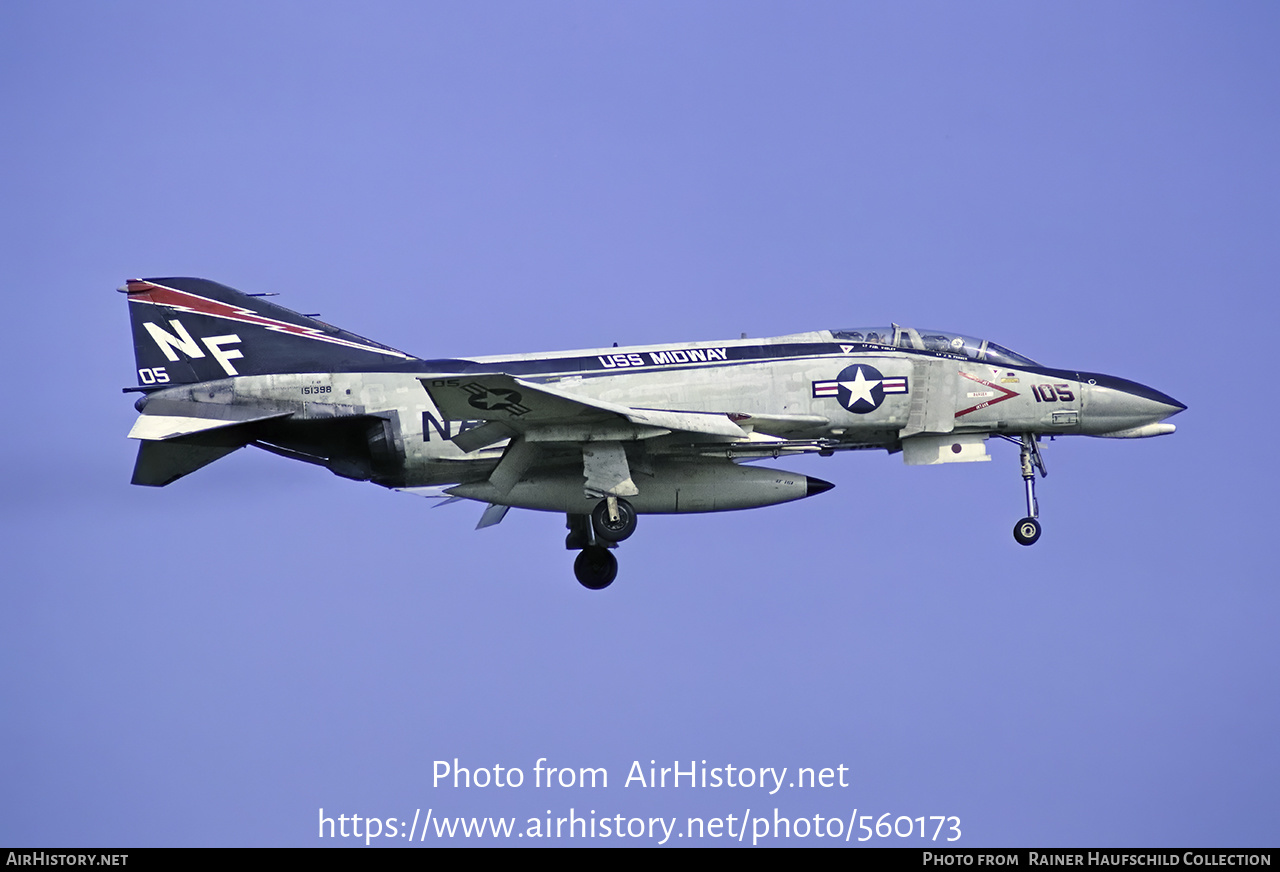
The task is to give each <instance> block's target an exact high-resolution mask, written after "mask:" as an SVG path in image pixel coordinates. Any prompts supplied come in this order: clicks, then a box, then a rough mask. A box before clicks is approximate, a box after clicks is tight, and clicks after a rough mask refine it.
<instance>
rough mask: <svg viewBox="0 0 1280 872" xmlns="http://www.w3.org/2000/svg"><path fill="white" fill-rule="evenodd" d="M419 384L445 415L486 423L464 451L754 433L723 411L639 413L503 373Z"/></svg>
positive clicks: (460, 441)
mask: <svg viewBox="0 0 1280 872" xmlns="http://www.w3.org/2000/svg"><path fill="white" fill-rule="evenodd" d="M420 381H421V382H422V386H423V387H424V388H425V389H426V391H427V393H428V394H430V396H431V399H432V401H433V402H434V403H435V404H436V408H438V409H439V410H440V414H442V415H444V417H446V418H448V419H450V420H453V421H484V422H485V423H484V424H482V425H480V426H479V427H475V428H472V429H471V430H467V431H465V432H463V433H462V434H459V435H458V436H457V437H455V438H454V440H453V441H454V442H455V443H456V444H457V445H459V446H460V447H461V448H462V449H463V450H465V451H475V450H476V449H478V448H483V447H485V446H486V445H492V444H494V443H495V442H501V441H502V440H503V439H510V438H512V437H514V436H523V437H524V438H525V440H526V441H528V442H625V441H632V440H636V439H647V438H651V437H653V436H662V435H666V434H668V433H675V432H682V433H693V434H698V435H702V436H718V437H720V438H722V439H730V440H740V439H747V438H749V435H750V434H749V431H747V430H744V429H743V428H742V427H740V426H738V425H737V424H736V423H735V422H734V420H733V419H732V418H730V417H729V415H726V414H723V413H713V412H690V411H681V410H677V409H638V408H633V407H631V406H622V405H618V404H617V403H610V402H606V401H604V400H596V399H591V398H589V397H583V396H580V395H577V394H573V393H570V392H569V391H565V390H563V389H560V388H556V387H552V386H550V385H542V384H535V383H533V382H529V381H525V380H524V379H520V378H516V377H515V376H510V375H504V374H492V375H475V376H471V375H465V376H457V377H434V378H423V379H420Z"/></svg>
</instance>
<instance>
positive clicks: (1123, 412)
mask: <svg viewBox="0 0 1280 872" xmlns="http://www.w3.org/2000/svg"><path fill="white" fill-rule="evenodd" d="M1080 380H1081V381H1082V382H1083V383H1084V388H1085V391H1084V405H1083V407H1082V410H1081V411H1082V417H1083V419H1084V427H1083V428H1082V429H1083V430H1084V432H1086V433H1094V434H1099V435H1101V434H1104V433H1115V432H1118V431H1126V430H1135V429H1138V428H1148V425H1154V424H1157V423H1159V422H1160V421H1163V420H1164V419H1165V418H1171V417H1173V416H1174V415H1176V414H1178V413H1179V412H1181V411H1183V410H1184V409H1186V408H1187V407H1186V406H1185V405H1183V404H1182V403H1180V402H1178V401H1177V400H1175V399H1174V398H1173V397H1171V396H1169V395H1168V394H1162V393H1161V392H1160V391H1158V390H1156V389H1155V388H1149V387H1147V386H1146V385H1144V384H1139V383H1138V382H1134V381H1129V380H1128V379H1123V378H1116V377H1115V376H1110V375H1101V374H1098V373H1091V372H1082V373H1080ZM1171 432H1173V425H1171V424H1170V425H1166V426H1165V428H1155V429H1151V431H1150V433H1149V434H1148V433H1145V432H1144V433H1143V434H1142V435H1158V433H1171Z"/></svg>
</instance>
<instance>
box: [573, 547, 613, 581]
mask: <svg viewBox="0 0 1280 872" xmlns="http://www.w3.org/2000/svg"><path fill="white" fill-rule="evenodd" d="M573 574H574V575H575V576H577V578H578V583H579V584H581V585H582V586H583V587H585V588H586V589H587V590H604V589H605V588H606V587H608V586H609V585H611V584H613V580H614V579H615V578H617V577H618V558H616V557H614V556H613V555H612V554H610V553H609V549H608V548H604V547H602V546H600V545H588V546H587V547H586V548H583V549H582V553H581V554H579V555H578V557H577V559H575V560H574V561H573Z"/></svg>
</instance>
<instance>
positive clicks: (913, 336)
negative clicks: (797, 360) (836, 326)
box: [831, 324, 1040, 367]
mask: <svg viewBox="0 0 1280 872" xmlns="http://www.w3.org/2000/svg"><path fill="white" fill-rule="evenodd" d="M831 336H832V338H833V339H835V340H836V341H837V342H839V341H842V340H843V341H848V342H869V343H871V344H872V345H887V346H889V347H891V348H911V349H915V350H917V351H936V352H942V353H947V354H960V355H963V356H965V357H967V358H969V359H970V360H977V361H980V362H982V363H994V364H997V365H999V366H1014V367H1018V366H1039V365H1040V364H1038V363H1036V362H1035V361H1034V360H1032V359H1031V358H1029V357H1023V356H1022V355H1021V354H1018V353H1016V352H1013V351H1010V350H1009V349H1007V348H1005V347H1004V346H1003V345H997V344H996V343H994V342H989V341H987V340H986V339H975V338H973V337H972V336H964V335H962V334H960V333H948V332H945V331H942V330H916V329H914V328H912V327H900V326H899V325H897V324H892V325H890V326H888V327H863V328H856V329H851V330H832V331H831Z"/></svg>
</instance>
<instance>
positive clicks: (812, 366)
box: [119, 278, 1186, 590]
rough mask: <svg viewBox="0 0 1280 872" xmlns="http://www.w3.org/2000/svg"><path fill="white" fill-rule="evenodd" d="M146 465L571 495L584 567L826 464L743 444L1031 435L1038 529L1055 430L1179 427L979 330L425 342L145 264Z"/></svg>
mask: <svg viewBox="0 0 1280 872" xmlns="http://www.w3.org/2000/svg"><path fill="white" fill-rule="evenodd" d="M119 290H120V291H122V292H123V293H125V294H126V295H127V298H128V301H129V316H130V319H131V321H132V326H133V344H134V354H135V359H136V365H137V381H138V384H137V386H136V387H129V388H125V389H124V390H125V391H126V392H138V393H141V394H142V396H141V397H139V399H138V400H137V403H136V404H135V405H136V408H137V410H138V411H139V412H141V415H140V417H139V418H138V420H137V422H136V423H135V424H134V426H133V429H132V430H131V431H130V433H129V436H130V437H131V438H133V439H137V440H139V442H140V444H139V448H138V458H137V462H136V464H135V466H134V470H133V483H134V484H138V485H148V486H153V487H163V486H164V485H168V484H171V483H172V482H174V481H176V480H178V479H179V478H182V477H183V476H185V475H187V474H188V473H191V472H194V471H195V470H197V469H200V468H201V467H203V466H205V465H207V464H209V463H212V462H213V461H215V460H218V459H219V458H221V457H224V456H226V455H228V454H230V453H231V452H233V451H235V450H237V449H239V448H243V447H244V446H247V445H251V446H254V447H257V448H261V449H263V450H265V451H270V452H272V453H274V454H279V455H281V456H283V457H289V458H293V459H295V460H302V461H306V462H307V463H313V464H316V465H318V466H323V467H325V468H327V469H329V470H330V471H332V472H334V473H335V474H337V475H339V476H342V477H344V478H350V479H355V480H358V481H370V482H373V483H374V484H378V485H382V486H383V487H387V488H394V489H397V490H403V491H408V492H410V493H418V494H422V495H425V496H432V497H436V498H439V499H442V500H447V501H455V500H459V499H461V500H475V501H478V502H482V503H485V504H487V507H486V508H485V510H484V512H483V514H482V516H481V519H480V523H479V524H478V527H489V526H492V525H494V524H497V523H498V522H500V521H501V520H502V518H503V516H504V515H505V514H506V513H507V511H508V510H509V509H510V508H512V507H516V508H524V509H535V510H539V511H545V512H563V513H564V514H565V516H566V518H567V527H568V530H569V533H568V536H567V537H566V540H565V545H566V547H567V548H568V549H570V550H576V551H578V552H580V553H579V554H578V556H577V558H576V560H575V562H574V573H575V575H576V576H577V579H578V581H579V582H581V583H582V584H583V585H584V586H585V587H587V588H590V589H593V590H599V589H601V588H604V587H607V586H608V585H609V584H610V583H612V582H613V580H614V578H615V577H616V575H617V571H618V562H617V559H616V558H615V557H614V555H613V553H612V549H614V548H616V547H617V545H618V543H620V542H622V541H624V540H625V539H627V538H628V537H630V536H631V535H632V534H633V533H634V532H635V530H636V526H637V518H638V516H639V515H643V514H664V513H682V512H721V511H728V510H731V509H749V508H755V507H757V506H768V505H773V504H776V503H783V502H787V501H790V500H798V499H804V498H806V497H811V496H814V495H815V494H820V493H822V492H824V491H826V490H828V489H830V488H831V487H832V485H831V484H830V483H828V482H826V481H823V480H822V479H818V478H814V477H812V476H805V475H799V474H796V473H791V472H784V471H782V470H778V469H773V468H769V467H766V466H761V465H754V464H753V463H752V461H760V460H772V459H777V458H781V457H784V456H788V455H795V454H810V453H817V454H819V455H824V456H830V455H832V454H835V453H836V452H842V451H861V450H866V449H882V450H885V451H888V452H890V453H898V452H901V454H902V456H903V459H904V460H905V462H906V463H908V464H911V465H922V464H924V465H928V464H939V463H970V462H975V461H986V460H990V459H991V458H990V455H989V454H988V453H987V442H988V440H990V439H992V438H999V439H1005V440H1008V441H1010V442H1013V443H1014V444H1016V445H1018V446H1019V449H1020V451H1019V456H1020V461H1021V474H1022V478H1023V481H1024V482H1025V491H1026V517H1024V518H1022V519H1021V520H1019V521H1018V522H1017V524H1015V525H1014V530H1013V535H1014V538H1015V539H1016V540H1017V541H1018V542H1019V543H1020V544H1022V545H1031V544H1033V543H1035V542H1036V540H1037V539H1039V538H1040V532H1041V526H1040V521H1039V514H1040V513H1039V507H1038V504H1037V501H1036V491H1035V486H1036V475H1037V473H1038V474H1039V475H1040V476H1041V477H1043V476H1044V475H1046V474H1047V470H1046V468H1045V463H1044V458H1043V456H1042V454H1041V450H1040V442H1041V440H1042V439H1043V438H1044V437H1045V436H1049V437H1055V436H1065V435H1085V436H1106V437H1114V438H1126V439H1129V438H1141V437H1150V436H1160V435H1164V434H1168V433H1172V432H1173V431H1174V426H1173V425H1172V424H1168V423H1165V420H1166V419H1167V418H1170V417H1172V416H1173V415H1176V414H1177V413H1179V412H1181V411H1183V410H1184V409H1186V406H1184V405H1183V404H1182V403H1179V402H1178V401H1177V400H1175V399H1173V398H1172V397H1170V396H1168V395H1166V394H1162V393H1160V392H1159V391H1157V390H1154V389H1152V388H1149V387H1147V386H1145V385H1141V384H1138V383H1136V382H1132V381H1127V380H1125V379H1122V378H1116V377H1114V376H1109V375H1101V374H1099V373H1092V372H1079V371H1076V370H1068V369H1053V368H1050V367H1045V366H1041V365H1040V364H1039V363H1037V362H1036V361H1034V360H1032V359H1030V358H1028V357H1024V356H1023V355H1021V354H1017V353H1015V352H1013V351H1010V350H1009V349H1008V348H1005V347H1003V346H1001V345H997V344H996V343H994V342H990V341H988V340H985V339H975V338H973V337H970V336H966V335H963V334H959V333H953V332H950V331H945V330H917V329H913V328H911V327H902V326H899V325H897V324H892V325H890V326H888V327H873V328H860V329H848V330H817V331H814V332H811V333H798V334H794V335H790V336H778V337H774V338H770V339H747V338H745V337H744V338H741V339H734V340H725V341H719V342H687V343H676V344H668V345H645V346H636V347H629V348H617V347H613V348H594V349H587V350H580V351H565V352H558V353H553V354H514V355H503V356H496V357H474V358H467V359H450V360H431V359H426V358H420V357H416V356H414V355H412V354H408V353H405V352H403V351H397V350H396V349H394V348H391V347H389V346H386V345H382V344H381V343H378V342H374V341H372V340H370V339H365V338H363V337H361V336H357V335H356V334H354V333H349V332H347V331H345V330H340V329H338V328H337V327H333V326H331V325H329V324H326V323H325V322H323V321H320V320H317V318H316V317H315V316H312V315H303V314H299V313H297V312H293V311H290V310H289V309H285V308H283V307H281V306H278V305H276V304H274V303H272V302H270V301H269V300H267V299H266V297H268V296H274V295H269V294H244V293H241V292H240V291H237V290H234V289H232V288H229V287H227V286H225V285H221V284H217V283H216V282H211V281H208V280H205V279H196V278H154V279H135V280H130V281H129V282H127V283H126V284H125V285H124V286H123V287H122V288H120V289H119Z"/></svg>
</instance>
